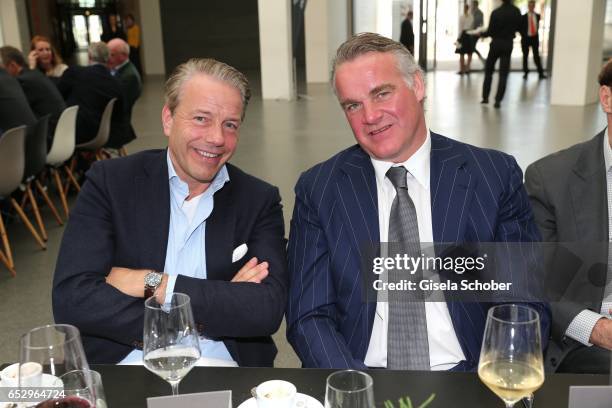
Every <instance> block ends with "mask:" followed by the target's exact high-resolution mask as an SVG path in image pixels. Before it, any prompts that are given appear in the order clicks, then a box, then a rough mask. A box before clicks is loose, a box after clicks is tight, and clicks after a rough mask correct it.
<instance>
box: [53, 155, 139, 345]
mask: <svg viewBox="0 0 612 408" xmlns="http://www.w3.org/2000/svg"><path fill="white" fill-rule="evenodd" d="M113 225H114V223H113V215H112V209H111V203H110V200H109V194H108V191H107V189H106V187H105V173H104V168H103V165H101V163H94V165H93V166H92V167H91V170H90V171H89V172H88V173H87V182H86V183H85V184H84V185H83V187H82V189H81V192H80V193H79V195H78V198H77V201H76V204H75V207H74V209H73V210H72V212H71V214H70V221H69V222H68V225H67V226H66V230H65V232H64V236H63V239H62V244H61V247H60V251H59V255H58V258H57V265H56V269H55V275H54V278H53V293H52V300H53V314H54V317H55V321H56V322H57V323H68V324H72V325H75V326H76V327H78V328H79V330H80V331H81V332H82V333H83V334H85V335H92V336H97V337H103V338H107V339H111V340H113V341H116V342H118V343H122V344H125V345H130V346H132V347H134V346H135V343H137V342H140V341H142V330H143V323H144V320H143V308H144V306H143V299H142V298H135V297H131V296H128V295H125V294H123V293H122V292H120V291H119V290H117V289H115V288H114V287H113V286H111V285H109V284H107V283H106V281H105V277H106V276H107V275H108V274H109V272H110V270H111V268H112V266H113V264H114V255H113V254H114V226H113Z"/></svg>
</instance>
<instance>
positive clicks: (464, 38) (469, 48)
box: [455, 3, 475, 75]
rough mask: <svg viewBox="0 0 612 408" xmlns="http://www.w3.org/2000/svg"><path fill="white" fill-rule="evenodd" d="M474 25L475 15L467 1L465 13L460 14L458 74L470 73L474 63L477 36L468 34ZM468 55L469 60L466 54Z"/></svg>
mask: <svg viewBox="0 0 612 408" xmlns="http://www.w3.org/2000/svg"><path fill="white" fill-rule="evenodd" d="M473 25H474V16H473V15H472V13H470V7H469V6H468V5H467V3H466V4H465V5H464V6H463V14H462V15H461V16H459V30H458V31H459V37H458V38H457V48H456V49H455V54H459V72H457V74H459V75H463V74H469V73H470V65H471V64H472V53H473V52H474V40H475V38H474V37H472V36H471V35H469V34H468V31H469V30H471V29H472V27H473ZM466 55H467V62H466V61H465V56H466Z"/></svg>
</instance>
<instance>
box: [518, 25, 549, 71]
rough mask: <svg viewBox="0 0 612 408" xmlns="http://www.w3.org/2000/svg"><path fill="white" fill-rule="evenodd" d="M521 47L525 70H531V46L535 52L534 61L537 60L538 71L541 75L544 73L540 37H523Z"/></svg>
mask: <svg viewBox="0 0 612 408" xmlns="http://www.w3.org/2000/svg"><path fill="white" fill-rule="evenodd" d="M521 48H522V50H523V72H524V73H528V72H529V65H528V64H527V60H528V59H529V48H531V51H532V52H533V62H535V64H536V67H537V68H538V73H539V74H540V75H544V70H543V69H542V61H541V60H540V50H539V48H540V38H539V36H537V35H535V36H533V37H529V36H525V37H523V38H522V39H521Z"/></svg>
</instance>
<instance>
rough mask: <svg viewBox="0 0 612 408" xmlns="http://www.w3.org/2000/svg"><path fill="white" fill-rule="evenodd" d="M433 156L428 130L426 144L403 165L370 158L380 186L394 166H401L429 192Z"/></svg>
mask: <svg viewBox="0 0 612 408" xmlns="http://www.w3.org/2000/svg"><path fill="white" fill-rule="evenodd" d="M430 154H431V136H430V134H429V130H427V137H426V138H425V142H424V143H423V144H422V145H421V147H419V149H418V150H417V151H416V152H414V154H413V155H412V156H410V157H409V158H408V160H406V161H405V162H403V163H397V164H395V163H392V162H388V161H382V160H378V159H374V158H372V157H370V160H371V161H372V166H374V173H375V174H376V182H377V184H378V185H382V183H384V181H385V178H386V176H387V171H389V169H390V168H391V167H392V166H394V165H401V166H404V167H405V168H406V170H408V172H409V173H410V174H411V175H412V177H414V178H415V180H416V181H417V182H418V183H419V184H420V185H421V186H422V187H423V188H424V189H426V190H427V191H429V171H430V168H429V164H430Z"/></svg>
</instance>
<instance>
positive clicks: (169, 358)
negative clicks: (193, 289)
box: [143, 293, 200, 395]
mask: <svg viewBox="0 0 612 408" xmlns="http://www.w3.org/2000/svg"><path fill="white" fill-rule="evenodd" d="M143 343H144V344H143V359H144V365H145V367H146V368H148V369H149V370H150V371H152V372H153V373H155V374H157V375H158V376H160V377H161V378H163V379H164V380H166V381H168V382H169V383H170V385H171V386H172V395H178V386H179V383H180V382H181V380H182V379H183V377H185V376H186V375H187V373H189V371H191V369H192V368H193V366H194V365H195V364H196V363H197V361H198V359H199V358H200V345H199V341H198V332H197V330H196V328H195V324H194V320H193V311H192V310H191V302H190V299H189V296H187V295H185V294H184V293H174V294H173V295H172V297H171V299H169V300H168V301H167V302H166V303H164V304H163V305H161V304H159V303H157V300H156V299H155V296H153V297H150V298H149V299H147V300H146V301H145V315H144V333H143Z"/></svg>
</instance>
